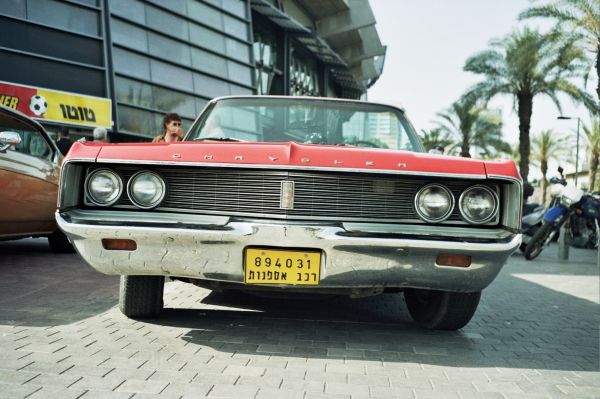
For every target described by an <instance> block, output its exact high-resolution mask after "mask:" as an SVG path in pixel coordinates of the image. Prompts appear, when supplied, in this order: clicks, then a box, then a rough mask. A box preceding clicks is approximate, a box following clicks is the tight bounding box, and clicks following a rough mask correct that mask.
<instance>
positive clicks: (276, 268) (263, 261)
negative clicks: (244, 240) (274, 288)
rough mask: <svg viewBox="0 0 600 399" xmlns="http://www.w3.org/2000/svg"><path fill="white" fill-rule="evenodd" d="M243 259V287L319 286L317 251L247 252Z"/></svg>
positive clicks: (279, 250)
mask: <svg viewBox="0 0 600 399" xmlns="http://www.w3.org/2000/svg"><path fill="white" fill-rule="evenodd" d="M244 259H245V261H244V263H245V264H244V282H245V283H246V284H290V285H318V284H319V278H320V271H321V252H320V251H288V250H285V249H265V248H247V249H246V256H245V258H244Z"/></svg>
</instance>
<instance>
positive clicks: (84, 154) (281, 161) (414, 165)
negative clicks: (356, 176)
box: [68, 142, 519, 179]
mask: <svg viewBox="0 0 600 399" xmlns="http://www.w3.org/2000/svg"><path fill="white" fill-rule="evenodd" d="M68 158H69V159H71V160H75V159H81V160H90V161H91V160H95V161H97V162H102V163H112V162H121V163H135V164H142V163H169V164H181V165H189V164H205V165H214V166H238V167H252V166H259V165H260V166H261V167H265V166H266V167H269V168H301V169H317V170H340V171H342V170H345V171H373V172H380V173H391V172H392V173H393V172H396V173H406V174H427V175H440V174H441V175H461V176H465V177H480V178H484V177H488V176H491V177H493V176H496V177H500V176H503V177H512V178H516V179H518V178H519V174H518V172H517V169H516V166H515V163H514V162H513V161H512V160H506V161H482V160H476V159H471V158H460V157H454V156H442V155H433V154H427V153H415V152H409V151H392V150H385V149H376V148H365V147H350V146H333V145H320V144H300V143H294V142H286V143H250V142H242V143H239V142H201V143H191V142H182V143H169V144H162V143H161V144H156V143H141V144H140V143H136V144H104V145H102V144H95V143H75V144H74V145H73V148H71V151H70V153H69V156H68Z"/></svg>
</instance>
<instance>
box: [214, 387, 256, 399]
mask: <svg viewBox="0 0 600 399" xmlns="http://www.w3.org/2000/svg"><path fill="white" fill-rule="evenodd" d="M258 389H259V388H258V387H257V386H251V385H243V386H242V385H240V386H233V385H219V384H216V385H215V386H214V387H213V389H212V390H211V391H210V392H209V393H208V397H209V398H210V397H220V396H223V397H229V398H236V399H246V398H247V399H251V398H254V397H255V396H256V394H257V392H258Z"/></svg>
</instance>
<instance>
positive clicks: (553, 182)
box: [549, 176, 560, 184]
mask: <svg viewBox="0 0 600 399" xmlns="http://www.w3.org/2000/svg"><path fill="white" fill-rule="evenodd" d="M549 182H550V184H560V179H559V178H558V177H555V176H554V177H551V178H550V180H549Z"/></svg>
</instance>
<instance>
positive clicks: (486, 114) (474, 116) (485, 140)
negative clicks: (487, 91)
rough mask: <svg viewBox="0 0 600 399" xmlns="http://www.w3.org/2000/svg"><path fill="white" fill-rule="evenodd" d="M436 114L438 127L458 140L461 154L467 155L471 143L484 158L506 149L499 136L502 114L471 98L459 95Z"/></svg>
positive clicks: (508, 149) (507, 146)
mask: <svg viewBox="0 0 600 399" xmlns="http://www.w3.org/2000/svg"><path fill="white" fill-rule="evenodd" d="M437 116H438V117H439V118H440V121H438V125H439V129H440V131H441V132H444V133H446V134H447V135H449V136H451V137H452V136H453V137H454V138H455V139H456V140H457V141H458V143H459V144H458V146H459V147H460V156H461V157H470V156H471V149H472V148H473V147H475V148H477V149H478V150H480V151H481V156H483V157H487V158H490V157H493V156H495V155H496V154H497V153H498V152H510V146H509V145H508V144H507V143H505V142H504V140H503V139H502V117H501V116H500V115H498V114H493V113H492V112H490V111H489V110H488V109H486V108H485V107H483V106H481V105H478V104H477V102H476V101H475V99H474V98H469V97H465V98H462V99H460V100H458V101H456V102H455V103H453V104H452V106H451V107H450V109H448V110H447V111H446V112H440V113H438V114H437Z"/></svg>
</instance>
